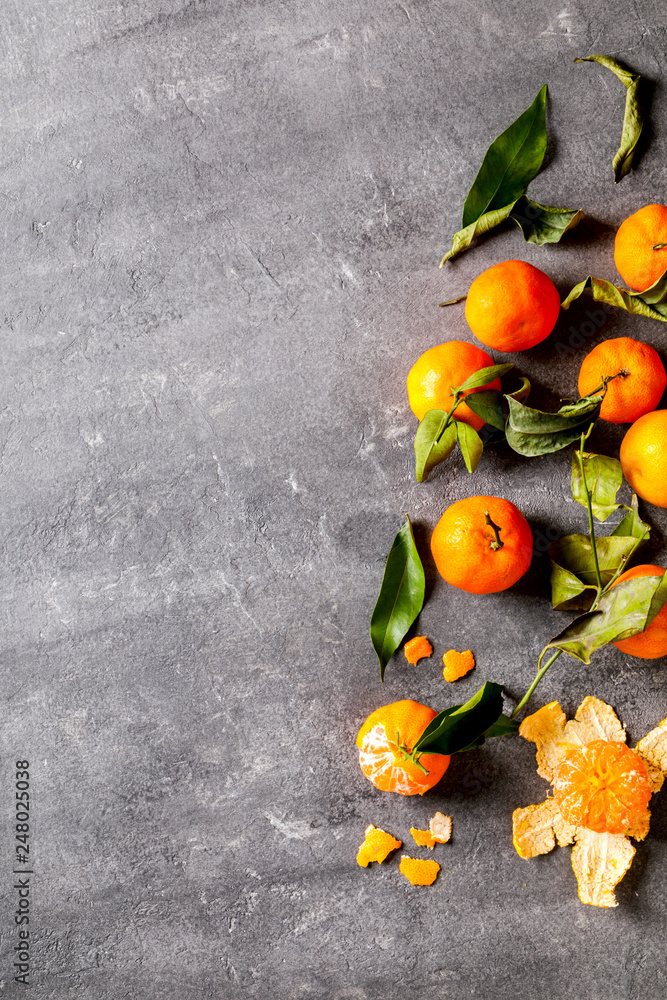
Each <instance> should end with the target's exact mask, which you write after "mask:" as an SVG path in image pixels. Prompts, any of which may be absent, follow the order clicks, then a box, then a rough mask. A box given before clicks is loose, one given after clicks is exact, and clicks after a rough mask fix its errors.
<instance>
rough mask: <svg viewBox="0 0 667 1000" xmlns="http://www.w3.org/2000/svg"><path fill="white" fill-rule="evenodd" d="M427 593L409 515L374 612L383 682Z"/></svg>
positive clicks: (375, 643) (374, 636) (373, 626)
mask: <svg viewBox="0 0 667 1000" xmlns="http://www.w3.org/2000/svg"><path fill="white" fill-rule="evenodd" d="M424 592H425V579H424V567H423V566H422V561H421V559H420V558H419V553H418V552H417V546H416V544H415V538H414V535H413V533H412V525H411V524H410V518H409V517H407V515H406V522H405V524H404V525H403V527H402V528H401V530H400V531H399V532H398V534H397V535H396V538H395V539H394V544H393V545H392V547H391V550H390V552H389V555H388V556H387V563H386V565H385V569H384V576H383V577H382V585H381V587H380V594H379V596H378V599H377V602H376V604H375V608H374V609H373V614H372V615H371V642H372V643H373V649H374V650H375V652H376V653H377V656H378V660H379V661H380V680H382V681H384V672H385V667H386V666H387V663H388V662H389V660H390V659H391V658H392V656H393V655H394V653H395V652H396V650H397V649H398V647H399V646H400V645H401V643H402V641H403V639H404V638H405V635H406V633H407V631H408V629H409V628H410V626H411V625H412V623H413V621H414V620H415V618H416V617H417V615H418V614H419V612H420V611H421V609H422V607H423V606H424Z"/></svg>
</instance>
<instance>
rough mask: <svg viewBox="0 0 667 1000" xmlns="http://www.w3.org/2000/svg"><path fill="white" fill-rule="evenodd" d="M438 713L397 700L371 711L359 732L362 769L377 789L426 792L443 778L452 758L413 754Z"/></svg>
mask: <svg viewBox="0 0 667 1000" xmlns="http://www.w3.org/2000/svg"><path fill="white" fill-rule="evenodd" d="M437 714H438V713H437V712H434V711H433V709H432V708H429V707H428V706H427V705H420V704H419V702H417V701H410V700H409V699H405V700H404V701H395V702H392V704H391V705H384V706H383V707H382V708H378V709H376V710H375V712H371V714H370V715H369V716H368V718H367V719H366V721H365V722H364V724H363V726H362V727H361V729H360V730H359V733H358V735H357V746H358V747H359V764H360V766H361V770H362V771H363V773H364V774H365V776H366V777H367V778H368V780H369V781H371V782H372V783H373V784H374V785H375V787H376V788H379V789H380V790H381V791H383V792H398V794H399V795H423V794H424V792H427V791H428V790H429V788H433V786H434V785H435V784H437V783H438V781H440V779H441V778H442V776H443V774H444V773H445V771H446V770H447V768H448V767H449V761H450V759H451V758H450V757H446V756H445V755H444V754H439V753H423V754H413V750H412V748H413V747H414V745H415V744H416V742H417V740H418V739H419V737H420V736H421V734H422V733H423V732H424V730H425V729H426V727H427V726H428V724H429V723H430V722H431V721H432V720H433V719H434V718H435V717H436V715H437Z"/></svg>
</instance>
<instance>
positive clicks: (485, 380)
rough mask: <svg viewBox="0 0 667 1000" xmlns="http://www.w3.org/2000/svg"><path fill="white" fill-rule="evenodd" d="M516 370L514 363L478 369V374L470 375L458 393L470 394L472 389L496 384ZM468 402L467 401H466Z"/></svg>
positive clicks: (458, 389) (459, 387)
mask: <svg viewBox="0 0 667 1000" xmlns="http://www.w3.org/2000/svg"><path fill="white" fill-rule="evenodd" d="M512 368H514V365H513V364H512V362H507V363H505V364H503V365H489V367H488V368H478V369H477V371H476V372H473V373H472V375H469V376H468V378H467V379H466V380H465V382H462V383H461V385H460V386H458V388H457V389H456V392H469V391H470V390H471V389H479V388H480V387H481V386H484V385H489V383H490V382H495V380H496V379H497V378H502V376H503V375H506V374H507V372H508V371H511V369H512ZM466 402H467V400H466Z"/></svg>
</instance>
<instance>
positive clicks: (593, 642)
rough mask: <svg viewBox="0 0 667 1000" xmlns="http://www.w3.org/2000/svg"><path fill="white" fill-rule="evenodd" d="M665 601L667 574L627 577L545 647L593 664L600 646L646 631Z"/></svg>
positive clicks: (666, 599) (666, 596) (666, 597)
mask: <svg viewBox="0 0 667 1000" xmlns="http://www.w3.org/2000/svg"><path fill="white" fill-rule="evenodd" d="M666 602H667V573H665V575H664V576H642V577H637V578H635V579H634V580H624V581H623V583H619V584H617V585H616V586H614V587H611V589H610V590H608V591H607V593H606V594H603V595H602V597H601V598H600V602H599V604H598V606H597V608H596V610H595V611H589V612H588V613H587V614H584V615H581V616H580V617H579V618H575V620H574V621H573V622H572V623H571V624H570V625H568V626H567V628H565V629H563V631H562V632H560V633H559V634H558V635H557V636H556V637H555V638H554V639H552V640H551V642H550V643H549V645H548V646H547V647H546V648H547V649H561V650H562V651H563V652H564V653H568V654H569V655H570V656H574V657H575V658H576V659H578V660H581V662H582V663H590V662H591V656H592V655H593V653H594V652H595V651H596V650H597V649H601V648H602V647H603V646H607V645H608V644H609V643H610V642H616V641H618V640H620V639H627V638H629V636H631V635H637V634H638V633H639V632H644V631H645V630H646V629H647V628H648V626H649V625H650V624H651V622H652V621H653V619H654V618H655V616H656V615H657V614H658V612H659V611H660V610H661V609H662V608H663V607H664V605H665V603H666Z"/></svg>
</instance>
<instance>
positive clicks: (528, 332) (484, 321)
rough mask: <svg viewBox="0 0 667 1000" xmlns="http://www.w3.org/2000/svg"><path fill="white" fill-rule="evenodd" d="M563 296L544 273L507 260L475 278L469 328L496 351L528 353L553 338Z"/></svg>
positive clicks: (468, 302)
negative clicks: (552, 334)
mask: <svg viewBox="0 0 667 1000" xmlns="http://www.w3.org/2000/svg"><path fill="white" fill-rule="evenodd" d="M559 312H560V296H559V294H558V292H557V291H556V287H555V285H554V283H553V281H552V280H551V278H550V277H549V275H548V274H545V273H544V271H540V269H539V268H537V267H533V265H532V264H528V263H527V262H526V261H525V260H506V261H503V262H502V263H500V264H494V266H493V267H490V268H488V270H486V271H483V272H482V273H481V274H480V275H479V277H477V278H475V280H474V281H473V283H472V285H471V286H470V291H469V292H468V297H467V299H466V319H467V321H468V326H469V327H470V329H471V330H472V332H473V333H474V334H475V336H476V337H477V339H478V340H481V341H482V343H483V344H486V346H487V347H492V348H493V349H494V350H495V351H505V352H508V351H526V350H528V348H529V347H534V346H535V345H536V344H539V343H540V342H541V341H543V340H544V339H545V338H546V337H548V336H549V334H550V333H551V331H552V330H553V328H554V326H555V325H556V320H557V319H558V314H559Z"/></svg>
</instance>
